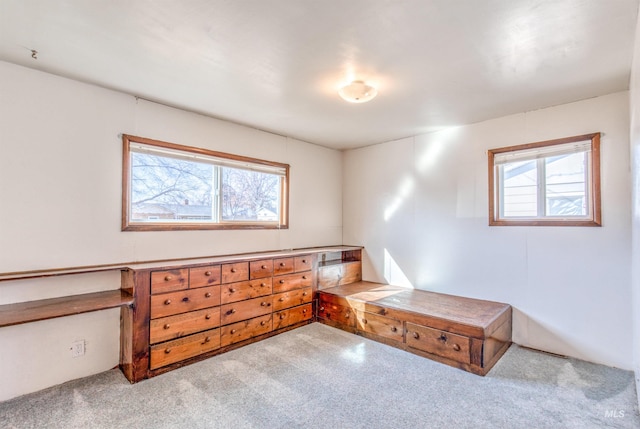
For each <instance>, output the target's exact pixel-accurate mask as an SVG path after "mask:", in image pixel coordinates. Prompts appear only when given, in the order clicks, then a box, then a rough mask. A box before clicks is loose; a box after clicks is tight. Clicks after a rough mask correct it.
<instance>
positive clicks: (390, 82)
mask: <svg viewBox="0 0 640 429" xmlns="http://www.w3.org/2000/svg"><path fill="white" fill-rule="evenodd" d="M637 10H638V0H395V1H382V0H236V1H234V0H228V1H223V0H180V1H178V0H175V1H172V0H156V1H153V0H67V1H63V0H56V1H51V0H1V1H0V60H4V61H8V62H12V63H16V64H20V65H24V66H27V67H31V68H35V69H39V70H44V71H47V72H51V73H55V74H58V75H61V76H67V77H71V78H73V79H78V80H81V81H85V82H92V83H96V84H99V85H102V86H104V87H107V88H113V89H116V90H120V91H124V92H126V93H130V94H133V95H136V96H139V97H142V98H145V99H149V100H154V101H158V102H161V103H165V104H168V105H172V106H176V107H180V108H184V109H187V110H192V111H196V112H200V113H203V114H207V115H211V116H214V117H218V118H222V119H226V120H230V121H234V122H238V123H242V124H246V125H249V126H251V127H255V128H259V129H262V130H267V131H271V132H275V133H278V134H283V135H287V136H291V137H295V138H298V139H302V140H305V141H308V142H313V143H317V144H321V145H323V146H328V147H333V148H339V149H346V148H352V147H359V146H366V145H369V144H374V143H379V142H383V141H389V140H394V139H398V138H402V137H406V136H411V135H416V134H421V133H426V132H429V131H433V130H436V129H440V128H443V127H447V126H452V125H461V124H468V123H473V122H478V121H482V120H486V119H490V118H495V117H500V116H504V115H508V114H512V113H518V112H524V111H529V110H534V109H538V108H543V107H547V106H551V105H556V104H561V103H566V102H571V101H575V100H580V99H585V98H589V97H594V96H598V95H602V94H607V93H611V92H615V91H620V90H624V89H627V88H628V85H629V72H630V67H631V59H632V51H633V41H634V31H635V23H636V16H637ZM32 49H34V50H37V51H38V54H37V59H33V58H31V50H32ZM354 78H355V79H360V80H365V81H367V82H373V83H375V84H377V85H378V88H379V95H378V97H377V98H375V99H374V100H373V101H371V102H369V103H365V104H349V103H346V102H344V101H343V100H342V99H340V97H339V96H338V95H337V92H336V91H337V89H338V87H339V86H340V84H342V83H344V82H346V81H348V80H351V79H354Z"/></svg>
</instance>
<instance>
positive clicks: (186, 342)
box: [150, 328, 220, 369]
mask: <svg viewBox="0 0 640 429" xmlns="http://www.w3.org/2000/svg"><path fill="white" fill-rule="evenodd" d="M219 348H220V328H216V329H211V330H209V331H205V332H201V333H199V334H194V335H189V336H188V337H184V338H180V339H177V340H173V341H167V342H166V343H162V344H156V345H155V346H151V363H150V368H151V369H156V368H160V367H163V366H165V365H169V364H172V363H175V362H179V361H181V360H184V359H188V358H190V357H194V356H198V355H199V354H202V353H206V352H210V351H212V350H216V349H219Z"/></svg>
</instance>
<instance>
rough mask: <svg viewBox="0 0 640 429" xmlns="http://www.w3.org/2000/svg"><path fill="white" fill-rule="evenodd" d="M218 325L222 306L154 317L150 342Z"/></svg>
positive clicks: (169, 338)
mask: <svg viewBox="0 0 640 429" xmlns="http://www.w3.org/2000/svg"><path fill="white" fill-rule="evenodd" d="M218 326H220V307H211V308H205V309H204V310H197V311H190V312H188V313H182V314H176V315H175V316H167V317H161V318H159V319H152V320H151V322H150V332H149V342H150V343H151V344H156V343H160V342H162V341H167V340H172V339H174V338H178V337H182V336H185V335H189V334H193V333H195V332H200V331H204V330H207V329H212V328H217V327H218Z"/></svg>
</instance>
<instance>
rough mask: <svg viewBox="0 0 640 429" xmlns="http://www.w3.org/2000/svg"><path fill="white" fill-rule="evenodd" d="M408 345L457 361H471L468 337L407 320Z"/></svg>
mask: <svg viewBox="0 0 640 429" xmlns="http://www.w3.org/2000/svg"><path fill="white" fill-rule="evenodd" d="M406 335H407V336H406V343H407V345H408V346H410V347H413V348H416V349H419V350H422V351H425V352H428V353H433V354H435V355H438V356H442V357H445V358H448V359H453V360H455V361H457V362H462V363H470V362H471V354H470V353H469V345H470V344H469V343H470V340H469V338H468V337H464V336H462V335H456V334H452V333H450V332H447V331H440V330H438V329H433V328H428V327H426V326H422V325H416V324H415V323H411V322H407V334H406Z"/></svg>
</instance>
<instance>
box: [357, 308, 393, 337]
mask: <svg viewBox="0 0 640 429" xmlns="http://www.w3.org/2000/svg"><path fill="white" fill-rule="evenodd" d="M356 315H357V319H358V320H357V327H358V329H359V330H360V331H364V332H368V333H370V334H375V335H379V336H381V337H385V338H388V339H390V340H396V341H399V342H403V340H404V329H403V326H402V322H401V321H400V320H396V319H391V318H390V317H384V316H380V315H378V314H373V313H366V312H364V311H356Z"/></svg>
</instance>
